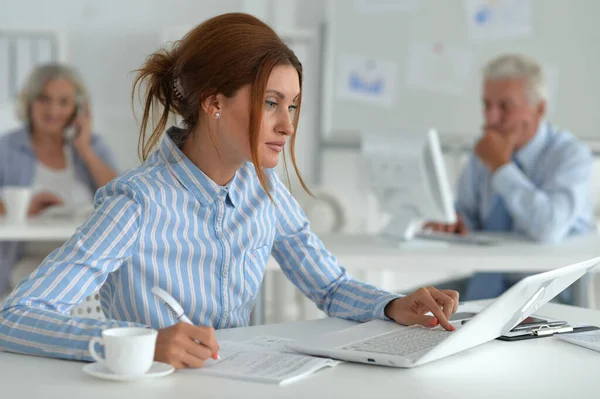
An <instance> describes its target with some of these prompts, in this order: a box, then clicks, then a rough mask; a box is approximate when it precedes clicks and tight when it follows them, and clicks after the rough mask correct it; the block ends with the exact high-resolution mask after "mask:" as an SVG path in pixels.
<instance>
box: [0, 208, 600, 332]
mask: <svg viewBox="0 0 600 399" xmlns="http://www.w3.org/2000/svg"><path fill="white" fill-rule="evenodd" d="M82 221H83V220H82V219H77V218H68V219H60V218H39V219H32V220H30V221H29V222H28V223H27V224H23V225H8V224H6V223H5V222H4V221H3V220H1V219H0V241H2V240H23V241H44V240H67V239H68V238H69V237H71V235H72V234H73V233H74V232H75V230H76V229H77V227H78V226H79V225H80V224H81V223H82ZM322 240H323V242H324V243H325V246H326V247H327V249H328V250H330V251H331V252H332V253H333V254H334V255H335V256H336V257H337V258H338V260H339V262H340V264H341V265H342V266H344V267H345V268H347V269H348V270H350V271H352V270H370V271H373V270H389V271H394V272H398V273H402V274H404V275H406V276H407V278H411V284H414V285H421V284H429V283H431V282H435V281H443V280H448V279H452V278H463V277H466V276H468V275H470V274H471V273H474V272H476V271H498V272H540V271H547V270H551V269H555V268H557V267H561V266H566V265H569V264H572V263H577V262H581V261H584V260H587V259H590V258H593V257H597V256H600V245H599V244H600V236H595V235H594V236H585V237H574V238H568V239H567V240H565V241H564V242H562V243H560V244H558V245H543V244H537V243H534V242H531V241H527V240H523V241H516V240H514V241H510V242H506V243H503V244H502V245H494V246H469V245H446V246H444V245H433V244H432V245H422V246H419V245H414V246H411V245H408V246H405V247H398V248H393V247H390V246H387V245H383V244H381V243H379V242H378V241H377V240H376V239H371V238H365V237H352V236H341V235H337V236H336V235H331V236H322ZM266 268H267V270H279V265H278V264H277V262H276V261H275V259H273V258H271V259H269V261H268V262H267V265H266ZM591 281H592V280H591V278H586V279H580V280H579V281H578V282H577V283H576V284H575V304H577V305H579V306H585V307H591V306H593V305H594V304H593V303H591V301H590V299H592V298H591V295H590V292H592V291H591V290H590V287H589V286H590V285H591ZM252 320H253V321H252V324H263V321H264V291H263V293H262V294H261V298H259V299H258V300H257V306H256V308H255V310H254V313H253V317H252Z"/></svg>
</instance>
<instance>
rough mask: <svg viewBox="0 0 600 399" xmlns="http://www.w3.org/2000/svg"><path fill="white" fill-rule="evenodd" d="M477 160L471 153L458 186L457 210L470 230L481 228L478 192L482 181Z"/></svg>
mask: <svg viewBox="0 0 600 399" xmlns="http://www.w3.org/2000/svg"><path fill="white" fill-rule="evenodd" d="M477 162H478V160H477V159H476V157H475V156H474V155H473V154H471V155H470V156H469V161H468V163H467V165H466V166H465V168H464V169H463V171H462V172H461V174H460V177H459V179H458V185H457V188H456V204H455V207H456V212H457V213H458V214H460V216H461V217H462V219H463V222H464V223H465V225H466V226H467V229H468V230H469V231H476V230H481V222H480V219H479V198H478V194H477V188H478V187H479V185H480V184H481V182H480V181H478V180H479V179H478V178H477V174H478V171H477Z"/></svg>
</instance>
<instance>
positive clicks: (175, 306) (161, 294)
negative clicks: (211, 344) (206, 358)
mask: <svg viewBox="0 0 600 399" xmlns="http://www.w3.org/2000/svg"><path fill="white" fill-rule="evenodd" d="M152 293H153V294H154V295H156V296H157V297H158V298H159V299H160V300H161V301H162V302H163V304H164V305H165V306H166V307H167V309H169V310H170V311H171V312H172V313H173V315H174V316H175V318H176V319H177V320H179V321H181V322H184V323H187V324H193V323H192V321H191V320H190V319H189V318H188V317H187V316H186V315H185V312H184V311H183V308H182V307H181V305H180V304H179V302H177V301H176V300H175V298H173V297H172V296H171V295H170V294H169V293H168V292H167V291H165V290H163V289H161V288H159V287H154V288H152ZM196 342H198V341H196ZM198 343H199V342H198ZM213 359H215V360H221V358H220V357H219V354H218V353H214V354H213Z"/></svg>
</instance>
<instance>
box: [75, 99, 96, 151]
mask: <svg viewBox="0 0 600 399" xmlns="http://www.w3.org/2000/svg"><path fill="white" fill-rule="evenodd" d="M73 127H74V128H75V132H76V133H75V137H74V138H73V147H75V150H76V151H77V152H78V153H79V155H81V156H83V154H85V153H86V152H89V151H91V150H92V114H91V112H90V110H89V107H85V109H83V110H82V112H81V114H80V115H79V116H77V119H75V121H74V122H73Z"/></svg>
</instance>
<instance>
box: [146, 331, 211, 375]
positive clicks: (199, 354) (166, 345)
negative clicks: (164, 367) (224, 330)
mask: <svg viewBox="0 0 600 399" xmlns="http://www.w3.org/2000/svg"><path fill="white" fill-rule="evenodd" d="M218 351H219V344H218V343H217V339H216V338H215V329H214V328H212V327H198V326H193V325H191V324H188V323H177V324H175V325H173V326H171V327H167V328H162V329H160V330H158V336H157V337H156V350H155V352H154V360H156V361H158V362H163V363H168V364H170V365H172V366H173V367H175V368H176V369H182V368H187V367H190V368H201V367H202V366H204V362H205V361H206V360H207V359H215V360H216V359H217V356H218Z"/></svg>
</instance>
